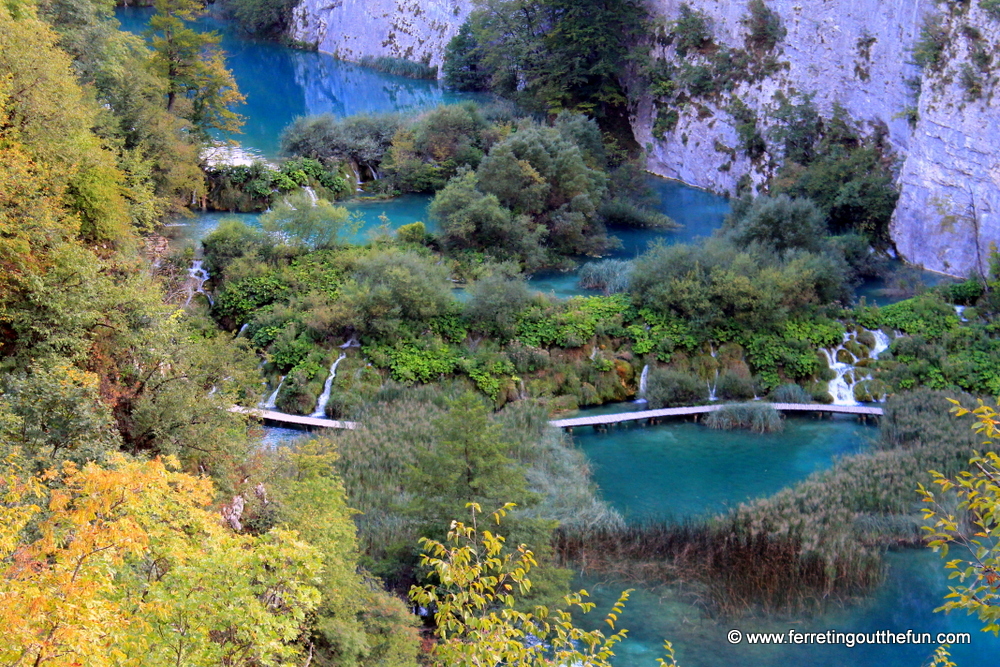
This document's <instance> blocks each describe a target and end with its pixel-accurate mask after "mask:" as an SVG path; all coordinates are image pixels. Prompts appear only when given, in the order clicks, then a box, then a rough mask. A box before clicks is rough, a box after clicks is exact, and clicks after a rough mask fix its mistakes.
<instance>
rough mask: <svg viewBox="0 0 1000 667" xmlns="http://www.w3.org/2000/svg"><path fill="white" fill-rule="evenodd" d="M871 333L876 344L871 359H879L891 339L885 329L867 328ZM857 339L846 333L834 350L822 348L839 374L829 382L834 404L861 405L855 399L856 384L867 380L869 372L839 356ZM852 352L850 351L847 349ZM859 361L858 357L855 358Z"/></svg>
mask: <svg viewBox="0 0 1000 667" xmlns="http://www.w3.org/2000/svg"><path fill="white" fill-rule="evenodd" d="M864 331H867V332H868V333H870V334H871V335H872V336H873V337H874V339H875V346H874V347H873V348H872V349H871V350H870V352H869V354H868V356H869V358H870V359H878V357H879V355H880V354H882V353H883V352H885V351H886V350H888V349H889V344H890V343H891V340H890V339H889V336H887V335H886V334H885V333H884V332H883V331H881V330H879V329H876V330H874V331H871V330H869V329H865V330H864ZM852 339H855V337H854V336H852V334H850V333H845V334H844V340H843V342H841V344H840V345H838V346H837V347H836V348H834V349H833V350H827V349H821V350H820V351H821V352H822V353H823V354H824V356H826V363H827V365H828V366H829V367H830V370H832V371H833V372H834V373H836V374H837V376H836V377H835V378H834V379H832V380H830V382H829V392H830V395H831V396H833V404H834V405H860V404H859V403H858V401H856V400H855V399H854V385H855V384H857V383H858V382H859V381H862V380H866V379H868V378H869V375H870V374H869V373H868V371H867V370H865V369H863V368H857V367H855V365H854V364H851V363H847V362H846V361H838V360H837V356H838V353H839V352H840V351H841V350H845V349H846V348H845V343H847V342H848V341H850V340H852ZM847 352H848V354H849V355H850V356H851V358H853V355H851V354H850V351H849V350H848V351H847ZM855 361H857V359H855ZM862 373H863V374H864V376H863V377H859V374H862Z"/></svg>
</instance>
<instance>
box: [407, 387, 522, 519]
mask: <svg viewBox="0 0 1000 667" xmlns="http://www.w3.org/2000/svg"><path fill="white" fill-rule="evenodd" d="M434 429H435V434H436V438H435V443H434V444H433V446H431V447H429V448H427V449H422V450H418V451H417V460H416V464H415V465H414V466H413V467H412V468H411V470H410V475H409V479H408V480H407V488H408V489H410V491H411V492H412V493H413V494H414V495H415V497H416V499H415V501H414V502H415V503H416V506H417V508H418V510H419V512H420V514H421V516H422V517H423V518H424V519H425V520H426V521H427V522H428V523H430V524H433V525H440V524H441V523H442V522H443V521H446V520H447V518H448V517H450V516H454V515H455V514H456V513H458V512H460V511H462V509H463V508H465V506H466V504H467V503H481V504H492V505H498V504H500V499H502V498H513V499H515V500H516V501H517V502H518V503H519V504H520V505H528V504H531V503H532V502H534V501H535V500H536V497H535V494H533V493H531V492H529V491H528V483H527V480H526V479H525V470H524V468H523V467H521V466H520V465H518V464H517V463H516V462H515V461H514V459H513V458H511V444H510V443H507V442H504V441H503V440H502V435H501V426H500V425H499V424H497V423H495V422H493V421H491V420H490V418H489V415H488V413H487V411H486V405H485V403H484V402H483V401H482V399H481V398H480V397H479V396H477V395H476V394H474V393H472V392H466V393H464V394H462V395H461V396H460V397H458V398H457V399H455V400H453V401H451V402H449V404H448V412H447V413H446V414H445V416H443V417H441V418H440V419H438V420H437V421H435V422H434Z"/></svg>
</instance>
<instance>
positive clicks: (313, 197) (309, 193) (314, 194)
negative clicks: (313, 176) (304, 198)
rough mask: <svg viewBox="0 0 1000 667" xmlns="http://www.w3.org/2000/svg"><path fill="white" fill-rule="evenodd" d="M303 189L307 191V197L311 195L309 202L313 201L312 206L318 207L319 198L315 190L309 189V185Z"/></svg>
mask: <svg viewBox="0 0 1000 667" xmlns="http://www.w3.org/2000/svg"><path fill="white" fill-rule="evenodd" d="M302 189H303V190H304V191H305V193H306V194H307V195H309V201H311V202H312V205H313V206H315V205H316V201H317V199H318V198H317V197H316V191H315V190H313V189H312V188H311V187H309V186H308V185H307V186H305V187H303V188H302Z"/></svg>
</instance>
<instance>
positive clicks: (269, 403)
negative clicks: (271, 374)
mask: <svg viewBox="0 0 1000 667" xmlns="http://www.w3.org/2000/svg"><path fill="white" fill-rule="evenodd" d="M285 377H286V376H284V375H282V376H281V380H279V381H278V386H277V387H275V388H274V391H272V392H271V395H270V396H268V397H267V400H265V401H264V402H262V403H261V404H260V407H261V408H263V409H265V410H274V409H275V408H277V407H278V392H279V391H281V385H283V384H285Z"/></svg>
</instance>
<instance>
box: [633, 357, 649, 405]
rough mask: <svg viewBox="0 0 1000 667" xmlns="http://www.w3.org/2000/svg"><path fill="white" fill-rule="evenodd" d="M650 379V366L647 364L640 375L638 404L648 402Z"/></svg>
mask: <svg viewBox="0 0 1000 667" xmlns="http://www.w3.org/2000/svg"><path fill="white" fill-rule="evenodd" d="M648 378H649V364H646V365H645V366H643V367H642V373H641V374H640V375H639V392H638V394H637V395H638V398H637V399H636V401H635V402H636V403H645V402H646V384H647V380H648Z"/></svg>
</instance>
